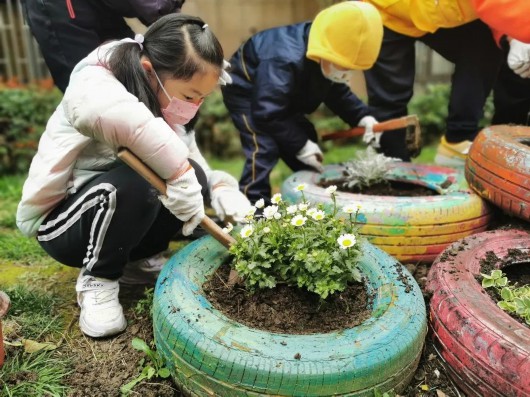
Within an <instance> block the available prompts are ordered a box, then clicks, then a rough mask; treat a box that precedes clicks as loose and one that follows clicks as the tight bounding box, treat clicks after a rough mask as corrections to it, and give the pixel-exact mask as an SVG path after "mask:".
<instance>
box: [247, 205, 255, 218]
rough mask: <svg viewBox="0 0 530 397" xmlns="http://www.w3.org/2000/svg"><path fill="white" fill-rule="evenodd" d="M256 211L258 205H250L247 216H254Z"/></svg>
mask: <svg viewBox="0 0 530 397" xmlns="http://www.w3.org/2000/svg"><path fill="white" fill-rule="evenodd" d="M255 213H256V207H250V208H249V209H248V211H247V216H252V215H254V214H255Z"/></svg>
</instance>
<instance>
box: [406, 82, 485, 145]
mask: <svg viewBox="0 0 530 397" xmlns="http://www.w3.org/2000/svg"><path fill="white" fill-rule="evenodd" d="M450 90H451V86H450V84H429V85H428V86H427V88H426V90H425V93H424V94H419V95H415V96H414V97H413V98H412V100H411V101H410V103H409V106H408V110H409V113H410V114H417V115H418V117H419V119H420V125H421V131H422V138H423V143H424V144H425V145H428V144H429V143H432V142H435V141H438V140H439V139H440V137H441V136H442V135H443V134H444V132H445V129H446V118H447V113H448V105H449V94H450ZM492 116H493V100H492V97H491V96H490V97H489V98H488V100H487V101H486V105H485V107H484V117H483V118H482V120H481V121H480V127H481V128H482V127H484V126H486V125H489V124H490V122H491V118H492Z"/></svg>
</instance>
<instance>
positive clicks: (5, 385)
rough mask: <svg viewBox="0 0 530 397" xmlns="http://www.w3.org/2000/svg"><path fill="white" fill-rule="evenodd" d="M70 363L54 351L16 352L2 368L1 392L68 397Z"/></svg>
mask: <svg viewBox="0 0 530 397" xmlns="http://www.w3.org/2000/svg"><path fill="white" fill-rule="evenodd" d="M67 366H68V362H67V361H66V360H65V359H63V358H60V357H58V355H57V354H56V353H54V352H40V353H33V354H25V353H23V352H22V350H19V351H17V352H16V353H15V354H14V355H13V356H12V357H8V359H7V360H6V362H5V363H4V366H3V367H2V370H1V371H0V395H2V396H5V397H17V396H18V397H23V396H24V397H25V396H50V397H62V396H65V395H66V393H67V391H68V388H67V387H66V386H65V385H64V384H63V378H64V377H65V376H66V375H68V374H69V373H70V372H71V371H69V370H68V369H67Z"/></svg>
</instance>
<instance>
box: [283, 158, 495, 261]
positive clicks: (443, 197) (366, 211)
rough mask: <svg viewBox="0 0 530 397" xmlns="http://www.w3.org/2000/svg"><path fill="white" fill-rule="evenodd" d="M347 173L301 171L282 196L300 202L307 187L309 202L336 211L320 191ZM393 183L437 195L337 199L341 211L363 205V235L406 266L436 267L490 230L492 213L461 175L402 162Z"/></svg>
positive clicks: (286, 184)
mask: <svg viewBox="0 0 530 397" xmlns="http://www.w3.org/2000/svg"><path fill="white" fill-rule="evenodd" d="M343 170H344V166H341V165H329V166H326V167H325V170H324V173H323V174H318V173H316V172H311V171H300V172H296V173H295V174H293V175H292V176H291V177H289V178H288V179H287V180H285V182H284V183H283V185H282V196H283V197H284V199H285V200H287V201H289V202H293V203H295V202H299V201H300V200H301V193H300V192H299V191H297V190H296V189H295V188H296V186H297V185H299V184H300V183H304V184H306V188H305V190H304V195H305V198H306V200H308V201H309V202H311V203H318V202H319V203H323V204H324V205H325V207H326V209H327V210H328V211H330V208H331V206H332V200H331V197H330V196H329V194H327V193H326V192H325V189H324V188H322V187H320V186H319V181H320V180H321V179H322V178H325V179H335V178H338V177H340V176H341V175H342V171H343ZM387 179H388V180H392V181H398V182H409V183H411V184H416V185H420V186H424V187H427V188H430V189H431V190H433V195H432V196H423V197H394V196H375V195H367V194H354V193H347V192H340V191H337V193H336V200H337V204H338V206H339V208H341V207H342V206H344V205H349V204H354V205H357V206H359V207H360V210H359V214H358V220H359V222H360V233H361V234H363V235H364V236H366V237H367V238H368V240H369V241H370V242H371V243H373V244H375V245H377V246H378V247H379V248H381V249H383V250H384V251H386V252H387V253H389V254H390V255H393V256H395V257H396V258H397V259H399V260H400V261H402V262H432V261H433V260H434V258H436V256H437V255H438V254H439V253H440V252H442V251H443V250H444V249H445V247H447V246H448V245H449V244H451V243H453V242H455V241H457V240H459V239H461V238H463V237H466V236H469V235H471V234H474V233H478V232H481V231H484V230H486V228H487V226H488V223H489V220H490V217H491V210H490V208H489V207H488V205H487V203H486V202H485V201H484V200H482V199H481V198H480V197H479V196H478V195H476V194H474V193H473V192H472V191H471V190H470V189H469V187H468V185H467V182H466V180H465V178H464V174H463V173H462V172H461V171H458V170H455V169H452V168H446V167H438V166H433V165H420V164H411V163H397V164H395V165H393V166H392V169H391V170H390V171H389V173H388V177H387ZM339 215H340V216H345V214H342V215H341V214H339Z"/></svg>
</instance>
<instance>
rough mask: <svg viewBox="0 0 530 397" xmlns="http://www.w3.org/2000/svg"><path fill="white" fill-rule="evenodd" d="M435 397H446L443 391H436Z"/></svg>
mask: <svg viewBox="0 0 530 397" xmlns="http://www.w3.org/2000/svg"><path fill="white" fill-rule="evenodd" d="M436 396H437V397H447V394H445V393H444V392H443V391H441V390H436Z"/></svg>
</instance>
